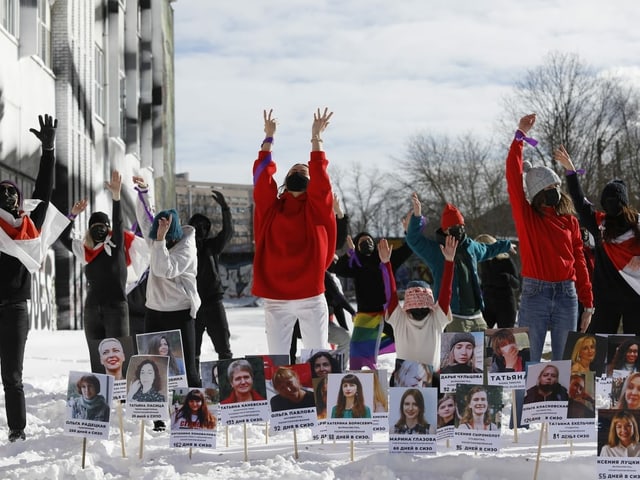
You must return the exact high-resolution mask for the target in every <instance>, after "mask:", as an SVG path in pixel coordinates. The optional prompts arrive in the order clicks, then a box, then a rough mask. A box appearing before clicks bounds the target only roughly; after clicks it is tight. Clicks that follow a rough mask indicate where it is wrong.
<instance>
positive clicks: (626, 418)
mask: <svg viewBox="0 0 640 480" xmlns="http://www.w3.org/2000/svg"><path fill="white" fill-rule="evenodd" d="M599 412H600V415H599V416H600V417H602V418H603V419H606V417H607V416H608V414H609V413H611V410H600V411H599ZM604 425H606V424H604ZM638 442H640V435H639V434H638V422H637V420H636V417H635V415H634V414H633V412H628V411H626V410H623V411H621V412H616V413H615V414H614V415H613V416H612V417H611V424H610V425H609V434H608V436H607V439H606V443H605V444H604V445H603V446H602V448H601V449H600V456H601V457H640V445H639V444H638Z"/></svg>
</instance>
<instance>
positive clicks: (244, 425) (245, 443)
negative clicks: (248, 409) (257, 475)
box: [242, 422, 249, 462]
mask: <svg viewBox="0 0 640 480" xmlns="http://www.w3.org/2000/svg"><path fill="white" fill-rule="evenodd" d="M242 426H243V427H244V428H243V430H244V461H245V462H248V461H249V450H248V449H247V423H246V422H245V423H243V424H242Z"/></svg>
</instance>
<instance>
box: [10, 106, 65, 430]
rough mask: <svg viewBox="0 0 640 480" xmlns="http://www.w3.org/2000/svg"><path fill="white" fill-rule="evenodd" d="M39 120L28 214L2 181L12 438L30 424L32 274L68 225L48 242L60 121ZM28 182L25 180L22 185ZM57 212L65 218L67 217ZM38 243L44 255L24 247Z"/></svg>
mask: <svg viewBox="0 0 640 480" xmlns="http://www.w3.org/2000/svg"><path fill="white" fill-rule="evenodd" d="M39 122H40V130H36V129H33V128H32V129H30V131H31V132H32V133H33V134H34V135H35V136H36V137H37V138H38V140H39V141H40V142H41V144H42V157H41V158H40V166H39V169H38V176H37V178H36V181H35V187H34V190H33V195H32V198H33V199H37V200H40V202H39V203H38V204H37V206H35V208H33V209H32V210H31V211H30V212H28V211H25V210H24V209H23V206H24V205H23V200H24V198H23V197H22V192H21V191H20V188H19V187H18V185H17V184H16V183H15V182H13V181H11V180H2V181H0V231H1V232H0V237H1V240H2V241H1V242H0V272H2V274H1V275H0V366H1V369H2V385H3V386H4V403H5V408H6V412H7V424H8V426H9V441H10V442H15V441H17V440H24V439H25V433H24V428H25V426H26V424H27V413H26V402H25V396H24V388H23V384H22V367H23V363H24V350H25V346H26V343H27V334H28V332H29V312H28V309H27V300H28V299H30V298H31V274H30V272H31V271H37V269H38V268H39V265H40V263H41V258H40V255H41V252H43V251H45V250H46V248H44V247H48V245H50V243H52V242H53V241H54V240H55V237H57V235H58V234H59V233H60V232H61V231H62V229H63V228H64V227H62V228H60V230H57V232H56V234H55V235H54V236H53V238H52V239H51V242H50V241H49V237H50V235H49V232H51V231H52V226H56V225H57V224H56V225H54V224H53V223H52V222H48V223H47V221H48V220H49V219H50V218H51V217H50V214H51V210H52V207H53V206H52V205H50V200H51V193H52V191H53V180H54V171H55V163H56V162H55V155H54V144H55V137H56V127H57V126H58V121H57V120H55V119H54V118H53V117H50V116H49V115H44V118H43V116H40V117H39ZM25 182H26V180H25V179H24V178H23V179H22V183H25ZM56 212H57V211H56ZM57 214H58V215H60V217H61V219H62V220H65V219H64V216H63V215H61V214H60V213H59V212H57ZM65 226H66V224H65ZM38 243H40V244H41V245H42V247H43V248H40V247H38V251H39V252H40V254H37V253H36V251H29V249H28V248H27V246H26V244H30V245H34V244H38ZM31 254H32V255H31ZM25 263H26V264H25Z"/></svg>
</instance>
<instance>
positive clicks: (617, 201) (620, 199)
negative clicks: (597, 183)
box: [600, 180, 629, 217]
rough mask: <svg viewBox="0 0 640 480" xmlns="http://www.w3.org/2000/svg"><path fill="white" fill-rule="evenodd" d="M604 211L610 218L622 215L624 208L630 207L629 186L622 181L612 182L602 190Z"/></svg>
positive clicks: (601, 199) (601, 202)
mask: <svg viewBox="0 0 640 480" xmlns="http://www.w3.org/2000/svg"><path fill="white" fill-rule="evenodd" d="M600 204H601V205H602V209H603V210H604V211H605V213H606V214H607V215H609V216H610V217H615V216H617V215H620V213H621V212H622V207H626V206H627V205H629V194H628V193H627V186H626V185H625V183H624V182H623V181H622V180H612V181H610V182H609V183H607V184H606V185H605V187H604V189H603V190H602V195H601V197H600Z"/></svg>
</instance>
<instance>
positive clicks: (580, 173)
mask: <svg viewBox="0 0 640 480" xmlns="http://www.w3.org/2000/svg"><path fill="white" fill-rule="evenodd" d="M585 172H586V170H585V169H584V168H579V169H577V170H567V172H566V174H567V175H575V174H576V173H577V174H578V175H584V174H585Z"/></svg>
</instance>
